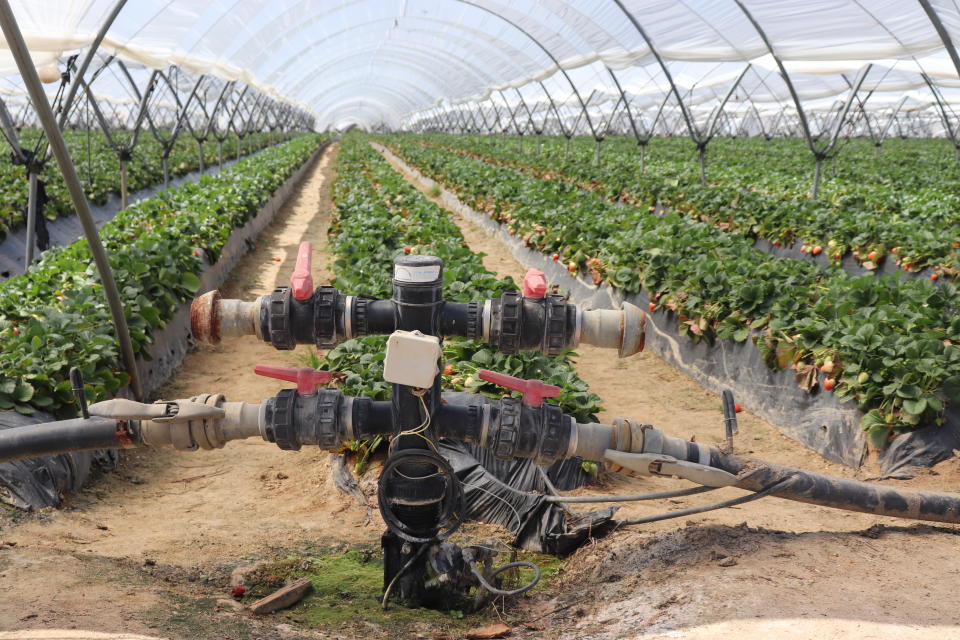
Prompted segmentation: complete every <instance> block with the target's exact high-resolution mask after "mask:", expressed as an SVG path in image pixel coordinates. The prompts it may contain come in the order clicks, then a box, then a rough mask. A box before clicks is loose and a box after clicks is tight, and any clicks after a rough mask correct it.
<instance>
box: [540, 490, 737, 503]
mask: <svg viewBox="0 0 960 640" xmlns="http://www.w3.org/2000/svg"><path fill="white" fill-rule="evenodd" d="M719 488H720V487H690V488H688V489H676V490H674V491H658V492H656V493H635V494H631V495H624V496H561V495H552V496H547V497H546V498H544V500H545V501H546V502H560V503H563V502H639V501H641V500H664V499H666V498H679V497H682V496H692V495H696V494H698V493H706V492H707V491H714V490H716V489H719Z"/></svg>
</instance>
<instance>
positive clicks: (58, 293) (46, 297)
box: [0, 135, 319, 417]
mask: <svg viewBox="0 0 960 640" xmlns="http://www.w3.org/2000/svg"><path fill="white" fill-rule="evenodd" d="M318 142H319V137H318V136H313V135H310V136H303V137H301V138H298V139H296V140H294V141H292V142H289V143H286V144H284V145H281V146H278V147H275V148H272V149H269V150H267V151H265V152H264V153H262V154H260V155H258V156H257V157H256V158H251V159H248V160H243V161H241V162H239V163H237V164H236V165H234V166H233V167H231V168H230V169H227V170H224V171H223V173H221V174H218V175H216V176H204V177H203V178H201V179H200V180H199V181H198V182H196V183H191V184H187V185H183V186H182V187H180V188H179V189H171V190H167V191H163V192H161V193H158V194H157V195H156V196H154V197H153V198H150V199H148V200H145V201H143V202H140V203H137V204H135V205H133V206H131V207H130V208H128V209H126V210H125V211H122V212H120V213H119V214H117V216H116V218H114V219H113V220H112V221H111V222H110V223H108V224H107V225H105V226H104V228H103V229H102V230H101V237H102V238H103V243H104V246H105V247H106V249H107V252H108V253H109V257H110V265H111V267H112V268H113V271H114V274H115V276H116V280H117V282H118V283H119V284H120V287H121V288H120V295H121V297H122V299H123V305H124V310H125V312H126V317H127V322H128V323H129V325H130V333H131V337H132V339H133V343H134V348H135V351H136V352H137V354H138V355H140V356H142V357H146V352H145V347H146V346H147V345H148V344H149V343H150V342H151V340H152V337H151V336H152V334H153V332H154V331H155V330H156V329H159V328H161V327H163V326H164V325H165V324H166V323H167V322H169V321H170V319H171V318H172V317H173V314H174V313H175V312H176V310H177V309H178V308H179V306H180V304H181V303H182V302H184V301H186V300H188V299H189V298H190V297H191V296H192V295H193V294H194V293H195V292H196V291H197V288H198V287H199V286H200V279H199V277H198V276H199V273H200V271H201V269H202V263H201V260H200V258H199V257H198V255H197V253H195V249H197V248H200V249H201V250H202V251H201V252H199V253H200V254H202V255H206V256H209V257H210V260H211V261H216V259H217V256H218V255H219V252H220V250H221V248H222V247H223V245H224V244H225V243H226V242H227V240H228V239H229V237H230V234H231V232H232V230H233V229H234V227H237V226H241V225H243V224H245V223H246V222H247V220H249V219H250V217H251V216H252V215H254V214H255V213H256V212H257V211H259V209H260V208H261V207H262V206H263V204H264V203H266V202H267V200H268V199H269V198H270V197H271V195H272V194H273V193H274V192H275V191H276V189H277V188H278V187H279V186H280V185H281V184H283V182H284V181H285V180H286V179H287V178H288V177H289V176H290V175H291V174H292V173H293V172H294V171H296V169H297V168H299V167H300V166H301V165H302V164H303V163H304V161H305V160H306V159H307V158H308V157H309V155H310V154H311V153H312V152H313V150H314V149H315V148H316V146H317V144H318ZM0 343H2V344H3V350H2V352H0V409H14V410H16V411H19V412H20V413H24V414H29V413H33V412H34V411H35V410H36V409H43V410H45V411H48V412H51V413H54V414H56V415H58V416H61V417H64V416H69V415H73V414H74V413H75V406H74V405H73V403H72V399H73V394H72V393H71V390H70V382H69V376H68V373H69V369H70V367H72V366H76V367H79V368H80V370H81V372H82V373H83V377H84V379H85V380H86V381H87V383H88V387H87V392H88V395H89V398H90V401H91V402H96V401H98V400H102V399H104V398H106V397H108V396H109V395H110V394H111V393H112V392H114V391H116V390H117V389H119V388H120V387H122V386H124V385H125V384H127V382H128V379H127V374H126V373H123V372H122V371H121V370H120V365H119V353H118V345H117V342H116V339H115V337H114V329H113V324H112V323H111V321H110V313H109V311H108V309H107V305H106V301H105V300H104V297H103V292H102V288H101V285H100V283H99V280H98V278H97V275H96V271H95V268H94V266H93V263H92V257H91V255H90V250H89V247H88V245H87V243H86V241H85V240H78V241H77V242H74V243H73V244H71V245H69V246H67V247H62V248H57V249H52V250H50V251H47V252H46V253H44V254H43V258H42V259H41V260H40V261H39V262H38V263H37V264H36V265H34V267H33V268H31V269H30V270H29V271H28V272H27V273H26V274H24V275H21V276H17V277H15V278H11V279H10V280H7V281H6V282H4V283H2V284H0Z"/></svg>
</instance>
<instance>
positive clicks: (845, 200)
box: [420, 134, 960, 279]
mask: <svg viewBox="0 0 960 640" xmlns="http://www.w3.org/2000/svg"><path fill="white" fill-rule="evenodd" d="M420 139H422V140H424V141H426V142H427V143H428V144H433V145H437V146H442V147H445V148H449V149H452V150H456V151H458V152H461V153H466V154H471V155H473V156H475V157H478V158H482V159H484V160H486V161H489V162H493V163H496V164H500V165H504V166H510V167H513V168H516V169H518V170H521V171H524V172H528V173H530V174H531V175H535V176H537V177H543V178H548V179H553V180H562V181H566V182H569V183H570V184H575V185H577V186H579V187H581V188H583V189H587V190H589V191H591V192H593V193H597V194H598V195H601V196H603V197H605V198H607V199H609V200H611V201H614V202H621V203H628V204H632V205H636V206H639V207H643V208H649V210H651V211H652V210H653V209H654V208H655V207H665V208H669V209H670V210H672V211H676V212H678V213H680V214H681V215H684V216H686V217H688V218H691V219H694V220H700V221H703V222H706V223H708V224H711V225H712V226H714V227H715V228H717V229H721V230H723V231H726V232H730V233H736V234H740V235H743V236H746V237H749V238H753V239H756V240H757V241H758V242H757V244H756V246H758V247H760V248H764V249H770V250H774V252H776V253H780V252H779V251H777V249H787V252H786V254H785V255H788V256H789V257H796V258H810V259H813V260H815V261H816V262H818V263H820V264H822V265H826V264H838V265H842V266H843V267H844V268H845V269H846V270H848V271H849V272H850V273H852V274H854V275H860V274H862V273H869V272H871V271H879V272H881V273H890V272H896V271H900V272H901V273H902V274H904V275H919V276H921V277H925V278H930V277H931V276H933V277H935V278H937V279H938V278H941V277H947V278H956V277H957V276H958V275H960V195H958V187H960V181H958V178H957V172H956V170H955V168H956V159H955V157H954V152H953V149H952V148H951V147H950V145H949V144H947V143H946V141H944V140H942V139H940V140H936V139H933V140H924V139H909V140H891V141H888V143H887V146H886V148H885V149H884V152H883V153H880V152H879V151H878V149H877V148H875V147H873V145H870V144H868V143H866V142H865V141H862V140H859V141H852V142H851V143H850V144H849V145H848V147H847V148H845V149H844V152H843V154H841V156H840V157H839V158H837V159H836V160H833V161H831V164H830V165H828V166H829V170H828V172H827V174H828V175H827V177H826V178H825V179H824V184H823V192H822V195H821V197H820V198H819V199H818V200H811V199H810V197H809V190H810V170H811V163H812V159H811V157H810V153H809V151H808V150H807V149H806V148H805V147H804V146H803V145H802V143H801V142H800V141H797V140H775V141H764V140H758V139H743V140H731V139H722V138H718V139H716V140H714V141H713V143H712V144H711V146H710V157H711V158H712V160H711V163H710V166H709V169H708V175H709V182H708V184H707V185H701V184H700V176H699V171H698V169H697V164H696V162H695V157H696V153H695V150H694V149H693V144H692V143H691V142H690V140H689V139H686V138H656V139H654V140H653V141H651V143H650V144H649V145H648V147H647V150H646V153H645V158H646V159H645V168H646V172H645V173H642V174H641V173H640V168H639V167H640V156H639V152H638V149H637V144H636V142H635V141H634V140H633V139H630V138H610V139H608V140H605V141H604V143H603V145H602V146H603V153H602V156H601V157H602V162H601V163H600V164H599V165H598V164H595V163H594V161H593V154H594V145H595V143H594V141H593V140H592V139H590V138H576V139H574V140H573V142H572V144H571V145H570V150H569V152H564V151H563V150H562V147H563V142H562V140H563V139H562V138H559V139H558V138H545V140H544V144H543V145H542V147H543V148H542V149H541V153H533V150H534V148H535V147H534V145H532V144H528V145H526V147H524V149H523V150H519V151H518V147H517V145H516V144H514V143H512V142H510V141H506V143H505V144H495V143H493V139H491V138H484V139H480V140H477V139H475V138H471V137H468V136H455V135H439V134H438V135H431V136H426V137H424V138H420Z"/></svg>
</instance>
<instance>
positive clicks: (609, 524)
mask: <svg viewBox="0 0 960 640" xmlns="http://www.w3.org/2000/svg"><path fill="white" fill-rule="evenodd" d="M440 454H441V455H442V456H443V457H444V458H446V459H447V461H448V462H449V463H450V464H451V466H452V467H453V470H454V472H455V473H456V474H457V478H459V479H460V482H461V483H462V484H463V495H464V503H465V505H466V517H467V518H468V519H470V520H477V521H479V522H487V523H490V524H498V525H500V526H502V527H504V528H506V529H508V530H509V531H510V533H512V534H513V535H514V540H513V544H514V545H515V546H517V547H520V548H521V549H526V550H527V551H533V552H536V553H549V554H553V555H558V556H563V555H567V554H569V553H572V552H573V551H575V550H576V549H577V548H578V547H580V546H581V545H582V544H583V543H585V542H586V541H587V540H588V539H590V538H597V537H601V536H603V535H605V534H607V533H608V532H610V531H611V530H612V529H613V528H614V527H615V526H616V525H617V521H616V520H614V519H613V514H614V513H615V511H616V507H610V508H608V509H603V510H601V511H593V512H590V513H585V514H583V515H581V516H580V517H579V518H576V519H569V517H568V515H567V514H566V512H565V511H564V510H563V507H561V506H560V505H558V504H556V503H553V502H547V501H546V499H545V497H546V496H544V495H543V493H540V492H541V491H542V490H543V489H544V485H543V481H542V479H541V478H540V474H539V473H538V472H537V467H536V465H534V464H533V462H532V461H531V460H517V461H510V462H503V461H499V460H495V459H494V458H493V456H492V455H491V454H490V453H489V452H487V451H485V450H482V449H480V448H478V447H474V446H473V445H469V444H464V443H462V442H453V441H444V442H441V443H440ZM481 460H483V462H481ZM488 463H489V464H490V468H489V469H488V468H487V467H486V466H485V464H488ZM571 463H573V466H577V467H578V466H579V461H576V462H574V461H573V460H566V461H560V462H557V463H555V464H554V465H552V466H551V467H549V469H547V470H546V471H547V476H548V477H549V478H550V479H551V482H554V483H556V482H560V483H564V482H565V481H567V483H566V484H565V485H564V486H565V488H574V487H572V486H570V485H569V482H570V481H578V482H580V484H583V482H584V481H585V480H586V478H588V477H589V476H588V475H587V474H585V473H583V472H582V471H580V474H576V473H572V472H571V471H570V467H571ZM581 474H582V475H581ZM508 482H509V484H507V483H508ZM558 486H559V485H558ZM577 486H579V485H577ZM531 492H536V493H531Z"/></svg>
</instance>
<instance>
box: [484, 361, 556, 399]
mask: <svg viewBox="0 0 960 640" xmlns="http://www.w3.org/2000/svg"><path fill="white" fill-rule="evenodd" d="M478 374H479V376H480V379H481V380H485V381H487V382H492V383H493V384H495V385H497V386H500V387H506V388H507V389H513V390H514V391H519V392H520V393H522V394H523V404H525V405H527V406H528V407H539V406H540V404H541V403H543V399H544V398H556V397H557V396H559V395H560V387H557V386H554V385H552V384H547V383H546V382H543V381H542V380H523V379H522V378H514V377H513V376H508V375H507V374H505V373H497V372H496V371H490V370H489V369H480V371H479V372H478Z"/></svg>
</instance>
